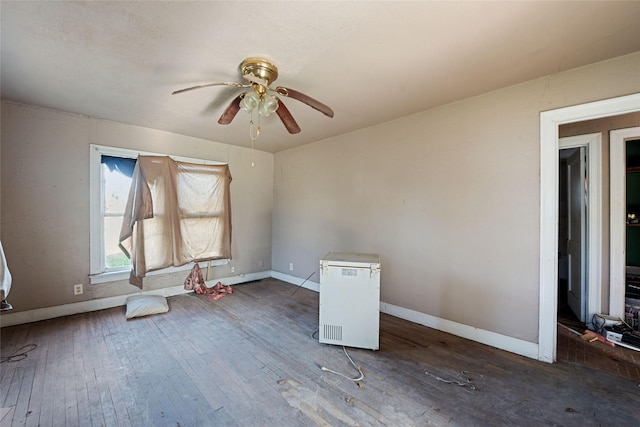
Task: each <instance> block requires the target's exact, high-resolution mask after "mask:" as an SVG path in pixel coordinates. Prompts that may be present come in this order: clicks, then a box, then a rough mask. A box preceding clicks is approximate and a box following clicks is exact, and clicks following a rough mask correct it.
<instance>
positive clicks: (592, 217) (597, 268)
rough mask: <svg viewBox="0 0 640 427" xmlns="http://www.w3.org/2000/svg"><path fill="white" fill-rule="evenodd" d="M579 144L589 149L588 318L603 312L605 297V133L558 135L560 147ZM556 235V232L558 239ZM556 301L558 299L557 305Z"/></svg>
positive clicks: (587, 212) (586, 240)
mask: <svg viewBox="0 0 640 427" xmlns="http://www.w3.org/2000/svg"><path fill="white" fill-rule="evenodd" d="M578 147H585V150H586V151H587V164H586V168H587V208H586V218H587V223H586V224H585V229H586V234H587V235H586V239H585V240H584V241H583V242H582V244H583V245H586V246H587V250H586V251H585V252H584V254H585V258H586V260H585V261H587V267H586V268H585V269H583V272H582V273H583V274H585V275H586V277H587V283H586V286H585V291H586V292H585V293H586V295H582V298H585V296H586V298H587V305H586V310H587V312H586V313H585V319H586V320H587V321H588V320H589V319H591V317H592V316H593V315H594V314H595V313H599V312H600V307H601V300H602V286H601V285H602V280H601V279H602V133H600V132H598V133H590V134H585V135H577V136H569V137H565V138H559V139H558V150H564V149H567V148H578ZM557 236H558V234H557V233H556V239H557ZM557 305H558V303H557V302H556V308H557ZM556 317H557V316H556ZM556 321H557V319H556Z"/></svg>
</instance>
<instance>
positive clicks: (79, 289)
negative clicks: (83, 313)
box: [73, 283, 83, 295]
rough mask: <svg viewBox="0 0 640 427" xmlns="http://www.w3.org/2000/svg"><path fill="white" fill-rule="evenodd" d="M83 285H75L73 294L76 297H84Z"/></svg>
mask: <svg viewBox="0 0 640 427" xmlns="http://www.w3.org/2000/svg"><path fill="white" fill-rule="evenodd" d="M82 292H83V290H82V283H78V284H77V285H73V294H74V295H82Z"/></svg>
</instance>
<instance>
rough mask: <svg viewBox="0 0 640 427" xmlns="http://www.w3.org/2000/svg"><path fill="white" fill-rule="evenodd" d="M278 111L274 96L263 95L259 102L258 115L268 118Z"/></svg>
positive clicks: (276, 100)
mask: <svg viewBox="0 0 640 427" xmlns="http://www.w3.org/2000/svg"><path fill="white" fill-rule="evenodd" d="M277 109H278V99H277V98H276V97H275V96H271V95H266V94H265V95H263V96H262V99H261V100H260V105H259V107H258V113H260V115H261V116H264V117H268V116H270V115H271V114H273V113H275V111H276V110H277Z"/></svg>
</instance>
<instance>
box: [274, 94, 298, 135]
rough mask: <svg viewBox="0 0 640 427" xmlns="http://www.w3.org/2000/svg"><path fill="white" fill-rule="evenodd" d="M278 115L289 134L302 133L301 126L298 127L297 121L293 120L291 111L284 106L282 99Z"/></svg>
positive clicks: (279, 100) (277, 111) (279, 103)
mask: <svg viewBox="0 0 640 427" xmlns="http://www.w3.org/2000/svg"><path fill="white" fill-rule="evenodd" d="M276 113H277V114H278V117H280V120H282V123H283V124H284V127H286V128H287V130H288V131H289V133H298V132H300V126H298V123H296V120H295V119H294V118H293V116H292V115H291V112H289V109H288V108H287V107H286V106H285V105H284V103H283V102H282V100H281V99H278V109H277V110H276Z"/></svg>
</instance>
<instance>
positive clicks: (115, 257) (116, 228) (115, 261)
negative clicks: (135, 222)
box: [104, 216, 131, 269]
mask: <svg viewBox="0 0 640 427" xmlns="http://www.w3.org/2000/svg"><path fill="white" fill-rule="evenodd" d="M121 226H122V217H121V216H110V217H105V218H104V258H105V260H104V265H105V267H106V268H107V269H111V268H120V267H129V266H130V265H131V262H130V261H129V258H127V256H126V255H125V254H124V252H122V250H121V249H120V247H119V246H118V238H119V237H120V227H121Z"/></svg>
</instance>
